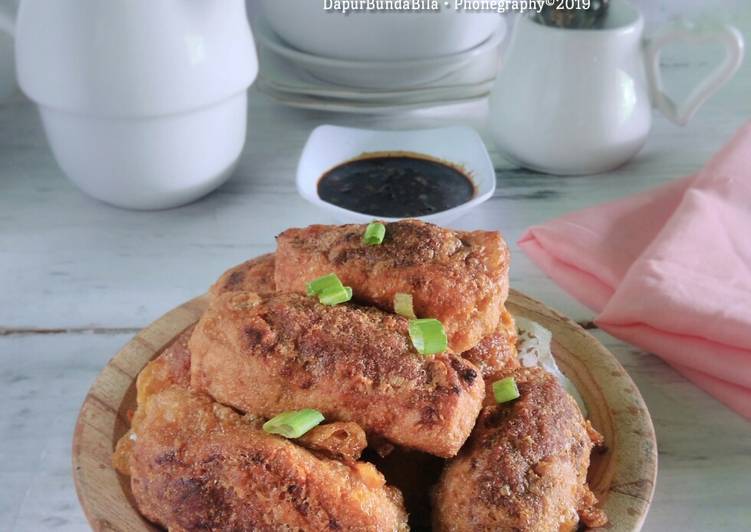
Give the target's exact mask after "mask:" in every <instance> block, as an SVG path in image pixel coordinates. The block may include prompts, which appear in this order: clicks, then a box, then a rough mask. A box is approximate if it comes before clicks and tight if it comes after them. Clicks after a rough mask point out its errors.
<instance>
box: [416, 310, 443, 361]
mask: <svg viewBox="0 0 751 532" xmlns="http://www.w3.org/2000/svg"><path fill="white" fill-rule="evenodd" d="M409 337H410V338H411V339H412V345H414V346H415V349H417V352H418V353H420V354H421V355H433V354H435V353H441V352H443V351H445V350H446V347H447V346H448V340H447V338H446V331H444V330H443V325H442V324H441V322H440V321H438V320H436V319H433V318H424V319H421V320H409Z"/></svg>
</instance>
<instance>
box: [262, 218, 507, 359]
mask: <svg viewBox="0 0 751 532" xmlns="http://www.w3.org/2000/svg"><path fill="white" fill-rule="evenodd" d="M385 225H386V236H385V238H384V240H383V242H382V243H381V244H380V245H375V246H369V245H366V244H364V243H363V234H364V233H365V228H366V226H365V225H339V226H336V225H312V226H310V227H307V228H304V229H288V230H287V231H284V232H283V233H282V234H280V235H279V236H278V237H277V251H276V274H275V278H276V286H277V287H278V288H279V290H283V291H295V292H302V293H304V292H305V287H306V283H307V282H309V281H311V280H313V279H316V278H317V277H320V276H322V275H326V274H329V273H332V272H334V273H336V274H337V275H338V276H339V278H340V279H341V280H342V282H343V283H344V284H345V285H347V286H350V287H352V290H353V292H354V298H355V300H357V301H360V302H362V303H367V304H369V305H374V306H377V307H379V308H381V309H383V310H385V311H387V312H393V307H394V296H395V295H396V294H397V293H406V294H411V295H412V298H413V305H414V310H415V313H416V314H417V316H418V317H421V318H436V319H438V320H440V321H441V323H443V326H444V328H445V329H446V333H447V335H448V338H449V346H450V347H451V349H452V350H453V351H454V352H456V353H460V352H462V351H465V350H467V349H470V348H472V347H474V346H475V345H476V344H477V343H478V342H479V341H480V340H481V339H482V338H483V337H485V336H487V335H489V334H491V333H493V332H494V330H495V328H496V326H497V325H498V320H499V318H500V313H501V308H502V305H503V303H504V302H505V301H506V297H507V296H508V269H509V252H508V247H507V246H506V243H505V242H504V240H503V238H501V235H500V233H497V232H492V231H471V232H465V231H452V230H450V229H444V228H442V227H438V226H436V225H432V224H428V223H424V222H420V221H417V220H403V221H399V222H394V223H388V224H385Z"/></svg>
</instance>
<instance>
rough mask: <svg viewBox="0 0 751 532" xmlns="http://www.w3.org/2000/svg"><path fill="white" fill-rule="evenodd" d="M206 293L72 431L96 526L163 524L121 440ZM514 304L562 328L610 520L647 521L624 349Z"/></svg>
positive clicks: (649, 441)
mask: <svg viewBox="0 0 751 532" xmlns="http://www.w3.org/2000/svg"><path fill="white" fill-rule="evenodd" d="M206 305H207V297H206V296H202V297H198V298H196V299H193V300H191V301H189V302H187V303H185V304H183V305H181V306H179V307H177V308H175V309H174V310H172V311H170V312H168V313H167V314H165V315H164V316H162V317H161V318H159V319H158V320H156V321H155V322H154V323H152V324H151V325H149V326H148V327H146V328H145V329H144V330H142V331H141V332H139V333H138V334H137V335H136V336H135V337H134V338H133V339H132V340H131V341H130V342H128V344H127V345H125V347H123V348H122V349H121V350H120V352H119V353H117V355H115V357H114V358H113V359H112V360H110V362H109V364H107V366H106V367H105V368H104V369H103V370H102V372H101V373H100V375H99V377H98V378H97V380H96V382H95V383H94V385H93V386H92V387H91V390H89V393H88V395H87V396H86V400H85V401H84V403H83V406H82V407H81V412H80V414H79V416H78V422H77V424H76V431H75V435H74V438H73V476H74V478H75V482H76V490H77V491H78V497H79V499H80V501H81V505H82V506H83V510H84V512H85V513H86V517H87V518H88V520H89V523H91V526H92V527H93V528H94V529H95V530H117V531H144V530H158V529H157V528H156V527H155V526H154V525H152V524H150V523H149V522H147V521H146V520H145V519H144V518H143V517H141V515H140V514H139V513H138V511H137V510H136V508H135V506H134V504H133V499H132V496H131V493H130V484H129V479H128V478H126V477H123V476H122V475H119V474H118V473H117V472H115V470H114V469H113V468H112V464H111V458H112V451H113V449H114V447H115V443H116V442H117V440H118V439H119V438H120V436H122V435H123V434H124V433H125V432H126V431H127V429H128V412H129V411H132V410H134V409H135V407H136V390H135V380H136V377H137V376H138V373H139V372H140V371H141V369H142V368H143V367H144V366H145V365H146V364H147V363H148V362H149V361H150V360H151V359H152V358H154V357H155V356H157V355H158V354H159V353H161V352H162V350H163V349H164V348H165V347H167V346H168V345H169V344H170V343H171V342H172V340H173V339H174V338H175V337H176V336H177V335H179V334H180V333H181V332H182V331H183V330H185V329H186V328H187V327H189V326H190V325H192V324H193V323H194V322H196V321H197V320H198V318H199V317H200V316H201V314H202V313H203V311H204V309H205V308H206ZM507 306H508V308H509V310H510V311H511V313H512V314H514V315H516V316H524V317H526V318H529V319H531V320H533V321H536V322H538V323H540V324H541V325H542V326H543V327H545V328H547V329H549V330H550V331H551V332H552V333H553V354H554V355H555V358H556V361H557V362H558V364H559V366H560V368H561V370H562V371H563V372H564V373H565V374H566V375H567V376H568V377H569V378H570V379H571V380H572V381H573V382H574V384H575V385H576V387H577V389H578V390H579V393H580V394H581V395H582V397H583V398H584V402H585V403H586V405H587V408H588V410H589V418H590V420H591V421H592V424H593V425H594V427H595V428H596V429H597V430H598V431H600V432H601V433H602V434H603V436H605V441H606V444H607V449H606V450H605V451H604V452H598V451H597V450H595V452H594V453H593V455H592V465H591V467H590V470H589V479H590V484H591V487H592V489H593V491H594V492H595V494H596V495H597V497H598V498H599V499H600V501H601V506H602V507H603V508H604V509H605V511H606V512H607V514H608V517H609V519H610V524H609V525H607V528H608V529H609V530H618V531H632V530H639V529H640V528H641V526H642V523H643V522H644V518H645V516H646V514H647V510H648V508H649V504H650V501H651V500H652V493H653V490H654V483H655V478H656V475H657V444H656V441H655V434H654V428H653V427H652V420H651V419H650V417H649V412H648V411H647V407H646V406H645V404H644V401H643V400H642V398H641V395H640V394H639V391H638V390H637V388H636V386H635V385H634V383H633V381H632V380H631V378H630V377H629V376H628V374H627V373H626V371H625V370H624V369H623V367H622V366H621V365H620V363H619V362H618V361H617V360H616V358H615V357H614V356H613V355H612V353H610V352H609V351H608V350H607V349H605V347H603V346H602V344H600V343H599V342H598V341H597V340H596V339H595V338H593V337H592V336H591V335H589V334H588V333H587V332H586V331H585V330H584V329H582V328H581V327H579V326H578V325H577V324H576V323H574V322H573V321H571V320H570V319H568V318H566V317H564V316H561V315H560V314H558V313H557V312H555V311H554V310H551V309H550V308H548V307H546V306H545V305H543V304H542V303H540V302H539V301H535V300H533V299H531V298H528V297H526V296H524V295H523V294H520V293H519V292H514V291H512V293H511V296H510V298H509V301H508V303H507Z"/></svg>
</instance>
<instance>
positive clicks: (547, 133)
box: [489, 0, 743, 174]
mask: <svg viewBox="0 0 751 532" xmlns="http://www.w3.org/2000/svg"><path fill="white" fill-rule="evenodd" d="M643 27H644V21H643V19H642V16H641V13H640V12H639V10H638V9H636V8H635V7H633V6H632V5H631V4H629V3H627V2H625V1H624V0H612V1H611V3H610V9H609V13H608V15H607V19H606V22H605V26H604V27H603V28H601V29H563V28H557V27H549V26H544V25H542V24H540V23H538V22H536V21H535V20H533V18H532V17H531V16H528V15H524V16H519V17H518V19H517V21H516V24H515V27H514V30H513V34H512V37H511V42H510V44H509V48H508V49H507V52H506V58H505V61H504V66H503V67H502V69H501V71H500V73H499V75H498V77H497V79H496V82H495V85H494V88H493V91H492V94H491V98H490V112H489V127H490V131H491V134H492V137H493V138H494V140H495V142H496V144H497V145H498V148H499V149H500V150H501V152H502V153H503V154H504V155H505V156H506V157H508V158H509V159H510V160H512V161H514V162H516V163H518V164H519V165H521V166H524V167H526V168H531V169H534V170H539V171H542V172H545V173H551V174H593V173H600V172H604V171H607V170H611V169H613V168H615V167H618V166H620V165H621V164H623V163H625V162H626V161H628V160H629V159H631V158H632V157H633V156H634V155H635V154H636V153H637V152H638V151H639V150H640V149H641V147H642V146H643V144H644V142H645V141H646V138H647V134H648V133H649V129H650V127H651V123H652V115H651V107H652V105H654V106H655V107H656V108H657V109H659V110H660V111H661V112H662V113H663V114H664V115H665V116H666V117H667V118H668V119H670V120H671V121H673V122H675V123H676V124H679V125H685V124H686V123H687V122H688V121H689V120H690V119H691V117H692V116H693V115H694V113H695V112H696V110H697V109H698V108H699V107H700V106H701V105H702V104H703V103H704V102H705V101H706V100H707V98H709V97H710V96H711V95H712V94H713V93H714V92H715V91H717V90H718V89H719V88H720V87H721V86H722V85H723V84H724V83H726V82H727V81H728V80H729V79H730V78H732V76H733V75H734V74H735V72H736V70H737V69H738V67H739V66H740V64H741V62H742V59H743V37H742V36H741V34H740V32H738V30H737V29H735V28H733V27H730V26H726V25H717V26H708V25H707V26H704V25H694V24H690V23H687V22H676V23H674V24H671V25H669V26H666V27H665V28H663V29H662V30H661V31H659V32H658V33H657V34H655V35H654V36H653V37H652V38H651V39H649V40H646V41H645V40H644V39H643V37H642V32H643ZM676 41H677V42H686V41H688V42H694V43H704V42H719V43H720V44H722V45H723V47H724V49H725V57H724V60H723V62H722V63H721V64H720V65H719V67H717V69H716V70H714V72H712V73H711V74H710V75H709V76H708V77H707V78H706V79H704V80H703V81H702V82H701V83H699V84H698V85H697V87H696V88H695V89H694V90H693V92H691V94H690V95H689V96H688V98H687V99H686V100H685V101H683V102H681V103H676V102H674V101H673V100H672V99H671V98H670V97H669V96H668V95H667V94H666V93H665V92H664V91H663V88H662V83H661V79H660V64H659V63H660V61H659V59H660V51H661V49H662V48H663V47H664V46H666V45H668V44H671V43H674V42H676Z"/></svg>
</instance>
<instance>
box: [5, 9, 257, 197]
mask: <svg viewBox="0 0 751 532" xmlns="http://www.w3.org/2000/svg"><path fill="white" fill-rule="evenodd" d="M15 33H16V63H17V69H18V81H19V85H20V86H21V89H22V90H23V91H24V92H25V93H26V95H27V96H28V97H29V98H31V99H32V100H33V101H34V102H36V103H37V104H38V106H39V110H40V113H41V116H42V121H43V123H44V127H45V130H46V132H47V137H48V139H49V142H50V145H51V147H52V151H53V153H54V155H55V158H56V159H57V161H58V163H59V164H60V166H61V167H62V169H63V171H64V172H65V173H66V174H67V175H68V177H69V178H70V179H71V180H72V181H73V182H74V183H75V184H76V185H78V186H79V187H80V188H81V189H82V190H84V191H85V192H86V193H88V194H90V195H91V196H94V197H95V198H98V199H100V200H102V201H105V202H107V203H111V204H113V205H117V206H120V207H126V208H132V209H161V208H168V207H174V206H177V205H181V204H184V203H188V202H190V201H193V200H195V199H197V198H199V197H201V196H203V195H204V194H206V193H208V192H209V191H211V190H212V189H214V188H216V187H217V186H219V185H220V184H221V183H223V182H224V181H225V180H226V179H227V178H228V177H229V175H231V173H232V170H233V168H234V166H235V164H236V162H237V160H238V158H239V155H240V152H241V151H242V147H243V144H244V140H245V133H246V117H247V106H246V102H247V88H248V87H249V86H250V84H251V83H252V82H253V80H254V79H255V76H256V74H257V70H258V67H257V59H256V52H255V46H254V43H253V37H252V35H251V33H250V27H249V25H248V22H247V17H246V13H245V3H244V1H243V0H222V1H221V2H214V1H209V2H203V1H201V2H196V1H194V0H159V1H157V2H155V1H153V0H107V1H106V2H102V1H101V0H55V1H53V2H50V1H49V0H22V2H21V5H20V8H19V13H18V19H17V23H16V25H15Z"/></svg>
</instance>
